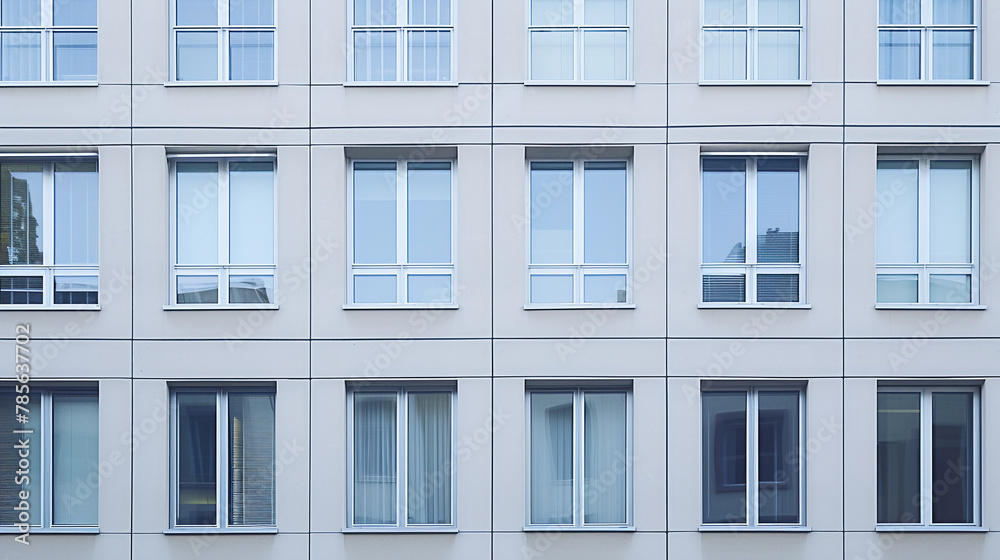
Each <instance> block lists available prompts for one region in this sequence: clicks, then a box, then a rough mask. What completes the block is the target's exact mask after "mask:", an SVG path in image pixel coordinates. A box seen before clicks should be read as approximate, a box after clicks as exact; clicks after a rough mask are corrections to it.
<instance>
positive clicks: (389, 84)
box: [344, 82, 458, 88]
mask: <svg viewBox="0 0 1000 560" xmlns="http://www.w3.org/2000/svg"><path fill="white" fill-rule="evenodd" d="M344 87H446V88H453V87H458V82H344Z"/></svg>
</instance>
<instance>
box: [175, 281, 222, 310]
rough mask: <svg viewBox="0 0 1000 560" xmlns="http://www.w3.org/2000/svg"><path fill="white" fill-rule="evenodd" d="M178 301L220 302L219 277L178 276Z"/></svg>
mask: <svg viewBox="0 0 1000 560" xmlns="http://www.w3.org/2000/svg"><path fill="white" fill-rule="evenodd" d="M177 303H178V304H183V303H219V277H218V276H178V277H177Z"/></svg>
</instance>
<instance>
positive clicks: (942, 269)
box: [875, 153, 983, 309]
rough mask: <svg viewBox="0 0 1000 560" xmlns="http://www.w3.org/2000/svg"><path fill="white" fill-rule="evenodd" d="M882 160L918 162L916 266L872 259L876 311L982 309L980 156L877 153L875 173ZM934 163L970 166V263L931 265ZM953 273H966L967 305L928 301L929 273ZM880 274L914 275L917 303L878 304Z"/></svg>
mask: <svg viewBox="0 0 1000 560" xmlns="http://www.w3.org/2000/svg"><path fill="white" fill-rule="evenodd" d="M881 161H916V162H917V220H916V221H917V261H918V262H916V263H880V262H878V257H877V256H876V259H875V282H876V288H875V289H876V292H875V308H876V309H920V308H925V309H926V308H929V309H983V306H982V305H981V304H980V299H979V296H980V284H981V280H980V271H981V267H980V261H981V255H980V236H981V234H982V230H981V228H980V215H979V213H980V196H981V193H982V191H981V188H980V180H981V177H982V176H981V174H980V156H978V155H970V154H954V155H949V154H947V153H940V154H926V153H924V154H920V155H916V154H879V156H878V158H877V160H876V173H877V165H878V162H881ZM934 161H969V162H970V163H971V164H972V167H971V181H972V189H971V192H970V198H971V200H970V202H971V209H970V213H971V215H970V221H969V228H970V230H971V231H970V232H969V233H970V235H971V240H970V242H971V245H970V253H971V256H972V262H971V263H969V264H965V263H938V264H935V263H932V262H930V236H931V231H930V190H931V181H930V166H931V163H932V162H934ZM875 189H876V193H877V192H878V178H877V176H876V179H875ZM875 219H876V223H875V227H876V239H875V243H876V253H877V249H878V235H877V229H878V221H877V220H878V217H876V218H875ZM956 271H959V272H961V273H962V274H966V273H967V274H968V275H969V276H970V277H971V286H970V291H971V298H970V300H971V301H969V302H968V303H955V302H931V301H930V275H931V274H949V273H952V274H954V273H955V272H956ZM882 274H886V275H893V274H910V275H912V274H916V275H917V301H916V302H912V303H889V302H886V303H880V302H879V301H878V277H879V276H880V275H882Z"/></svg>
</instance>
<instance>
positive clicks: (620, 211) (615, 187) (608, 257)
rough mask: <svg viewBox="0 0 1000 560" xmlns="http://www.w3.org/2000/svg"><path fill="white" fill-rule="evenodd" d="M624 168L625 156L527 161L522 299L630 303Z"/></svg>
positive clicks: (542, 302) (628, 209)
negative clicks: (526, 256)
mask: <svg viewBox="0 0 1000 560" xmlns="http://www.w3.org/2000/svg"><path fill="white" fill-rule="evenodd" d="M629 175H630V173H629V167H628V162H626V161H580V160H577V161H532V162H530V164H529V183H530V185H529V190H530V193H529V200H528V209H527V212H528V221H529V223H530V224H531V226H530V231H529V241H528V245H529V247H528V253H529V259H528V302H529V306H531V305H540V306H546V307H547V306H552V305H560V304H581V303H583V304H600V305H605V306H606V305H615V304H629V303H631V294H630V289H629V284H630V279H631V265H630V257H629V255H631V253H632V248H631V242H632V235H631V221H632V210H631V209H632V200H631V199H632V193H631V186H630V181H629Z"/></svg>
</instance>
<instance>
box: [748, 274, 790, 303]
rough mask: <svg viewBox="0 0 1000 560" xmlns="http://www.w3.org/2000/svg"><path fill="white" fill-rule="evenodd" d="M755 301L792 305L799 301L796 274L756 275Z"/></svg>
mask: <svg viewBox="0 0 1000 560" xmlns="http://www.w3.org/2000/svg"><path fill="white" fill-rule="evenodd" d="M757 301H758V302H760V303H794V302H797V301H799V275H798V274H758V275H757Z"/></svg>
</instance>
